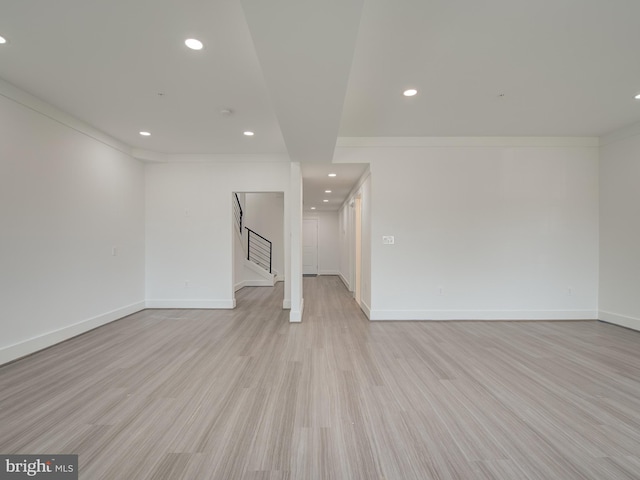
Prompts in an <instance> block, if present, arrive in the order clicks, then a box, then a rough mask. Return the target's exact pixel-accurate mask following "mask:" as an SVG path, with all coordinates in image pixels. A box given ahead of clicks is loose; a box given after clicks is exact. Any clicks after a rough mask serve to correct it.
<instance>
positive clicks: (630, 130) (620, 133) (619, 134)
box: [600, 122, 640, 147]
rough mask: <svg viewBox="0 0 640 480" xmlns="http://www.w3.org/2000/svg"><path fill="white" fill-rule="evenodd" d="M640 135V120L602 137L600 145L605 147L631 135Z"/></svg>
mask: <svg viewBox="0 0 640 480" xmlns="http://www.w3.org/2000/svg"><path fill="white" fill-rule="evenodd" d="M638 135H640V122H638V123H633V124H631V125H628V126H626V127H624V128H620V129H618V130H616V131H614V132H611V133H608V134H607V135H603V136H602V137H600V146H601V147H604V146H606V145H609V144H611V143H615V142H619V141H620V140H625V139H627V138H631V137H637V136H638Z"/></svg>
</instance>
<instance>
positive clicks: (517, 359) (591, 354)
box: [0, 277, 640, 480]
mask: <svg viewBox="0 0 640 480" xmlns="http://www.w3.org/2000/svg"><path fill="white" fill-rule="evenodd" d="M279 285H280V286H279V287H276V288H275V289H269V288H245V289H243V290H241V291H240V292H238V304H239V306H238V308H237V309H236V310H233V311H211V310H147V311H144V312H140V313H138V314H136V315H133V316H130V317H127V318H125V319H122V320H120V321H118V322H115V323H112V324H110V325H107V326H105V327H102V328H100V329H97V330H94V331H92V332H90V333H88V334H86V335H83V336H81V337H78V338H75V339H72V340H70V341H68V342H65V343H63V344H60V345H58V346H55V347H53V348H50V349H48V350H46V351H43V352H40V353H38V354H36V355H33V356H31V357H28V358H25V359H23V360H20V361H18V362H15V363H13V364H9V365H6V366H4V367H2V368H0V453H5V454H8V453H24V454H27V453H77V454H79V461H80V478H82V479H86V480H94V479H115V480H130V479H131V480H143V479H171V480H174V479H189V480H200V479H225V480H229V479H251V480H258V479H291V480H300V479H302V480H304V479H321V480H327V479H338V480H339V479H366V480H372V479H402V480H406V479H421V480H424V479H456V480H459V479H509V480H520V479H544V480H549V479H559V480H572V479H594V480H606V479H638V478H640V371H639V369H640V333H638V332H633V331H629V330H625V329H623V328H620V327H615V326H612V325H607V324H603V323H598V322H493V323H492V322H442V323H437V322H373V323H371V322H368V321H367V320H366V319H365V317H364V316H363V315H362V313H361V312H360V311H359V310H358V308H357V307H356V306H355V303H354V302H353V300H352V299H351V298H350V296H349V294H348V292H347V291H346V290H345V288H344V287H343V286H342V284H341V283H340V281H339V280H338V279H337V277H318V278H305V280H304V288H305V295H304V296H305V303H306V312H305V320H304V322H303V323H302V324H289V323H288V321H287V317H288V312H286V311H282V310H281V309H280V308H279V305H281V303H282V290H281V285H282V284H279Z"/></svg>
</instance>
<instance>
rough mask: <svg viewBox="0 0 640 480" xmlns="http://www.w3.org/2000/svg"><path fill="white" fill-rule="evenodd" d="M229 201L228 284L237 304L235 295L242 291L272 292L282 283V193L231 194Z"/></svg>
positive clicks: (284, 276) (245, 297)
mask: <svg viewBox="0 0 640 480" xmlns="http://www.w3.org/2000/svg"><path fill="white" fill-rule="evenodd" d="M231 197H232V198H231V201H232V230H233V231H232V237H233V238H232V256H233V257H232V258H233V281H232V284H233V298H234V302H236V304H237V298H236V295H235V294H236V292H237V291H239V290H241V289H243V288H244V287H267V288H273V287H274V286H276V284H277V283H278V282H284V281H286V270H285V248H284V247H285V245H284V240H285V238H286V236H285V221H284V220H285V218H284V213H285V209H284V192H232V195H231ZM284 290H286V289H283V296H284V295H285V292H284ZM242 298H243V299H244V301H247V300H248V299H250V298H251V297H248V296H247V295H246V294H245V295H243V296H242ZM283 304H284V301H283Z"/></svg>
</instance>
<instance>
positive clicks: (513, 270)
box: [338, 142, 598, 320]
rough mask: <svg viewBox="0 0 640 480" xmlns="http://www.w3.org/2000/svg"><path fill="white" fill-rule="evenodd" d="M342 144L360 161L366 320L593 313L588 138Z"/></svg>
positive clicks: (593, 220)
mask: <svg viewBox="0 0 640 480" xmlns="http://www.w3.org/2000/svg"><path fill="white" fill-rule="evenodd" d="M511 143H513V142H511ZM341 150H342V151H338V157H339V158H340V157H342V158H346V159H348V161H350V162H353V161H361V162H370V165H371V185H370V187H371V191H370V193H371V206H372V207H373V208H372V209H371V235H372V237H371V243H370V245H371V304H370V306H371V318H372V319H381V320H382V319H390V320H393V319H572V318H596V317H597V289H598V149H597V147H590V146H585V147H582V146H567V147H562V146H549V147H543V146H537V147H517V146H505V147H499V146H494V147H478V146H469V147H464V146H450V147H387V148H385V147H369V148H365V147H362V148H349V149H341ZM383 235H393V236H395V244H394V245H383V244H382V236H383ZM441 289H442V290H441Z"/></svg>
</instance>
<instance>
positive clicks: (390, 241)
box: [382, 235, 396, 245]
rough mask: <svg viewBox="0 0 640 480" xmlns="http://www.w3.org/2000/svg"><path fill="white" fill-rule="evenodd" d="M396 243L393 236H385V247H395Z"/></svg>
mask: <svg viewBox="0 0 640 480" xmlns="http://www.w3.org/2000/svg"><path fill="white" fill-rule="evenodd" d="M395 242H396V239H395V238H394V237H393V235H383V236H382V244H383V245H393V244H394V243H395Z"/></svg>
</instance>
